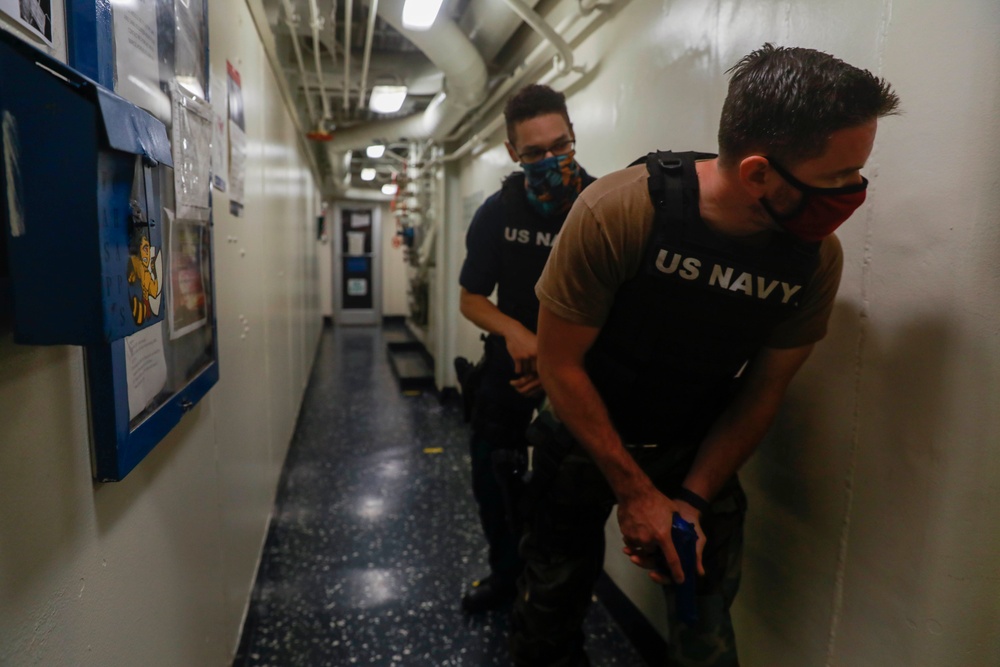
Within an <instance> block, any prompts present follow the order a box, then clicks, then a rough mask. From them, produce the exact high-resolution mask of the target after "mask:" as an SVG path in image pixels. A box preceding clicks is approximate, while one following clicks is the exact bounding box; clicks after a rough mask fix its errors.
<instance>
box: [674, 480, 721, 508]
mask: <svg viewBox="0 0 1000 667" xmlns="http://www.w3.org/2000/svg"><path fill="white" fill-rule="evenodd" d="M674 500H683V501H684V502H686V503H687V504H688V505H690V506H691V507H693V508H695V509H696V510H698V511H699V512H701V513H702V514H710V513H711V512H712V506H711V505H710V504H709V503H708V501H707V500H705V499H704V498H702V497H701V496H699V495H698V494H697V493H695V492H694V491H692V490H690V489H685V488H684V487H683V486H682V487H681V488H680V489H678V491H677V494H676V495H675V496H674Z"/></svg>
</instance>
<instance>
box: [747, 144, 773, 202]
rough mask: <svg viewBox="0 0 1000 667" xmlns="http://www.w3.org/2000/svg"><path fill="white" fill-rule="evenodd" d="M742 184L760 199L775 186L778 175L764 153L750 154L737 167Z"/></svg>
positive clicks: (754, 196) (755, 197)
mask: <svg viewBox="0 0 1000 667" xmlns="http://www.w3.org/2000/svg"><path fill="white" fill-rule="evenodd" d="M737 173H738V175H739V180H740V185H742V186H743V188H744V189H745V190H746V191H747V192H748V193H750V194H751V195H752V196H753V198H754V199H760V198H761V197H763V196H764V195H766V194H770V191H771V190H772V189H773V187H774V178H775V176H776V174H775V172H774V170H773V169H771V164H770V163H769V162H768V161H767V158H765V157H764V156H763V155H748V156H747V157H745V158H743V159H742V160H740V163H739V165H738V167H737Z"/></svg>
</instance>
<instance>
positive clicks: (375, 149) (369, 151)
mask: <svg viewBox="0 0 1000 667" xmlns="http://www.w3.org/2000/svg"><path fill="white" fill-rule="evenodd" d="M365 155H367V156H368V157H371V158H375V159H378V158H380V157H382V156H383V155H385V146H384V145H382V144H372V145H371V146H369V147H368V148H366V149H365Z"/></svg>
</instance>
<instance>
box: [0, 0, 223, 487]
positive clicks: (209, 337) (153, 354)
mask: <svg viewBox="0 0 1000 667" xmlns="http://www.w3.org/2000/svg"><path fill="white" fill-rule="evenodd" d="M66 24H67V36H66V41H67V53H68V56H67V59H68V63H65V64H64V63H61V62H58V61H56V60H54V59H52V58H51V57H49V56H48V55H46V54H45V53H43V52H42V51H39V50H37V49H34V48H33V47H32V46H30V45H28V44H26V43H24V41H22V40H20V39H18V38H17V37H13V36H11V35H9V34H6V33H3V31H0V121H2V122H3V130H4V133H3V143H2V147H3V150H4V157H5V160H4V161H0V176H2V177H3V182H4V183H7V184H8V185H9V187H7V188H5V189H4V191H3V202H2V203H3V206H2V207H0V209H2V211H3V217H4V219H3V226H4V230H3V232H0V325H5V326H6V325H7V324H9V326H10V327H11V328H13V330H14V337H15V341H16V342H19V343H25V344H29V345H43V344H50V345H51V344H55V345H61V344H70V345H81V346H83V347H84V350H85V352H84V355H85V360H86V368H87V391H88V404H89V407H90V420H91V422H90V426H91V434H92V437H91V442H92V462H93V474H94V478H95V479H97V480H98V481H118V480H121V479H122V478H124V477H125V476H126V475H127V474H128V473H129V472H130V471H131V470H132V469H133V468H134V467H135V466H136V465H137V464H138V463H139V462H140V461H142V459H143V458H144V457H145V456H146V455H147V454H148V453H149V452H150V451H151V450H152V449H153V448H154V447H155V446H156V445H157V444H158V443H159V442H160V441H161V440H162V439H163V438H164V437H165V436H166V435H167V433H169V432H170V430H171V429H172V428H173V427H174V426H175V425H176V424H177V423H178V422H179V421H180V420H181V418H182V417H183V415H184V413H186V412H187V411H189V410H191V409H192V408H193V407H194V406H195V405H196V404H197V403H198V401H199V400H201V398H202V397H204V396H205V394H206V393H207V392H208V391H209V389H210V388H211V387H212V386H213V385H214V384H215V383H216V382H217V381H218V378H219V365H218V345H217V335H216V319H215V303H214V296H215V289H214V275H213V268H214V263H213V252H212V249H213V237H212V219H211V189H210V187H209V183H210V181H211V174H210V170H211V162H210V157H209V156H210V152H211V151H210V140H211V132H210V128H211V122H210V118H211V115H210V107H209V106H208V102H209V100H208V94H209V92H208V91H209V90H210V86H209V81H208V76H209V62H208V28H207V25H208V23H207V1H206V0H201V1H199V0H192V1H191V2H184V3H181V2H176V3H175V2H174V0H137V2H134V3H127V4H125V3H122V4H114V3H108V2H106V1H105V0H99V1H94V0H91V1H89V2H87V1H82V0H68V1H67V2H66ZM129 31H131V33H132V34H133V35H139V36H142V39H132V38H131V36H129ZM178 139H179V140H178ZM181 143H183V144H184V145H185V146H187V148H186V149H185V151H184V152H183V153H179V152H178V150H177V146H178V145H180V144H181ZM2 165H6V166H5V167H4V166H2ZM67 175H69V176H67ZM10 184H14V185H10ZM60 272H63V273H60ZM53 282H56V283H57V284H59V285H60V286H61V287H62V289H60V290H59V291H58V294H52V290H51V288H46V287H45V286H46V285H51V284H52V283H53ZM5 321H8V322H7V324H5Z"/></svg>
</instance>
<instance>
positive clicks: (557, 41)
mask: <svg viewBox="0 0 1000 667" xmlns="http://www.w3.org/2000/svg"><path fill="white" fill-rule="evenodd" d="M504 2H506V3H507V6H508V7H510V8H511V11H513V12H514V13H515V14H517V15H518V16H520V17H521V18H522V19H524V22H525V23H527V24H528V25H529V26H531V29H532V30H534V31H535V32H537V33H538V34H539V35H541V37H542V39H544V40H546V41H547V42H548V43H549V44H551V45H552V46H554V47H555V49H556V51H558V52H559V55H558V56H556V69H557V70H558V72H559V74H568V73H569V72H570V71H571V70H572V69H573V49H571V48H570V46H569V44H567V43H566V40H564V39H563V38H562V37H560V36H559V34H558V33H557V32H556V31H555V30H553V29H552V26H550V25H549V24H548V23H546V22H545V19H543V18H542V17H541V16H539V15H538V14H537V13H536V12H535V10H534V9H532V8H531V7H529V6H528V5H526V4H524V3H523V2H522V1H521V0H504Z"/></svg>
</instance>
